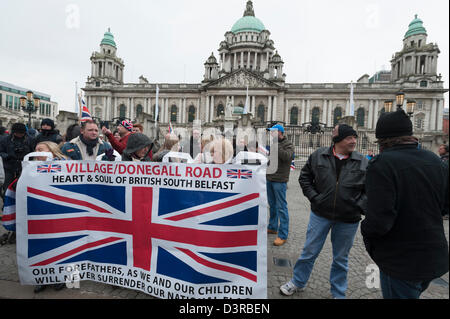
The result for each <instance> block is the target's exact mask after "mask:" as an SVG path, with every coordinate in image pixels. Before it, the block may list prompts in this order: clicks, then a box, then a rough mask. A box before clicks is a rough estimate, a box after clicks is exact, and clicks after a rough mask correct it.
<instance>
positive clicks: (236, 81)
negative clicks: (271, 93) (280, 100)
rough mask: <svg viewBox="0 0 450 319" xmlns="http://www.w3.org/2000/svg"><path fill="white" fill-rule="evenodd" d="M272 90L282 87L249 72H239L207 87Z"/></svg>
mask: <svg viewBox="0 0 450 319" xmlns="http://www.w3.org/2000/svg"><path fill="white" fill-rule="evenodd" d="M247 86H248V87H249V88H253V89H254V88H272V89H279V88H280V86H279V85H277V84H275V83H274V82H272V81H269V80H266V79H264V78H262V77H260V76H258V75H256V74H254V73H252V72H249V71H247V70H243V69H241V70H237V71H234V72H232V73H231V74H228V75H226V76H224V77H222V78H220V79H218V80H215V81H213V82H211V83H209V84H207V85H206V87H207V88H239V89H242V88H246V87H247Z"/></svg>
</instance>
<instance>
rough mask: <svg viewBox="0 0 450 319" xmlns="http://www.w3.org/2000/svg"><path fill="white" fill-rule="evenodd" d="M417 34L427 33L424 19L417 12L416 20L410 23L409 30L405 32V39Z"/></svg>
mask: <svg viewBox="0 0 450 319" xmlns="http://www.w3.org/2000/svg"><path fill="white" fill-rule="evenodd" d="M417 34H425V35H427V30H426V29H425V28H424V27H423V21H422V20H420V19H419V18H418V17H417V14H416V16H415V18H414V20H413V21H412V22H411V23H410V24H409V28H408V32H406V34H405V39H406V38H408V37H410V36H412V35H417Z"/></svg>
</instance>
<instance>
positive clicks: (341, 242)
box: [280, 124, 368, 299]
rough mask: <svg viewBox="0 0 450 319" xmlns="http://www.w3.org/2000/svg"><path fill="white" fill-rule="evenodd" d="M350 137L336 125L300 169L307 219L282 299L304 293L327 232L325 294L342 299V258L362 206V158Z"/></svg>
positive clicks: (345, 268)
mask: <svg viewBox="0 0 450 319" xmlns="http://www.w3.org/2000/svg"><path fill="white" fill-rule="evenodd" d="M356 138H357V133H356V131H355V130H354V129H353V128H352V127H351V126H348V125H345V124H340V125H338V126H336V128H335V130H334V131H333V143H334V145H332V146H331V147H324V148H320V149H318V150H317V151H315V152H314V153H313V154H311V156H310V157H309V159H308V161H307V163H306V165H305V166H304V167H303V169H302V171H301V174H300V177H299V182H300V186H301V187H302V190H303V194H305V196H306V197H307V198H308V199H309V201H310V202H311V216H310V220H309V224H308V230H307V233H306V242H305V246H304V248H303V252H302V254H301V256H300V258H299V259H298V261H297V263H296V264H295V267H294V276H293V278H292V279H291V280H290V281H289V282H288V283H286V284H284V285H283V286H281V287H280V290H281V293H282V294H284V295H287V296H290V295H292V294H294V293H295V292H299V291H303V290H304V289H305V286H306V284H307V282H308V280H309V277H310V275H311V272H312V269H313V266H314V262H315V260H316V258H317V256H318V255H319V254H320V252H321V250H322V247H323V245H324V243H325V240H326V238H327V236H328V233H329V232H330V231H331V243H332V246H333V263H332V265H331V273H330V283H331V294H332V295H333V297H334V298H336V299H343V298H345V292H346V290H347V272H348V255H349V253H350V249H351V248H352V246H353V240H354V238H355V234H356V232H357V230H358V226H359V221H360V220H361V214H362V213H363V212H364V210H365V205H366V195H365V189H364V181H365V173H366V168H367V164H368V160H367V158H366V157H365V156H363V155H362V154H360V153H358V152H356V151H355V147H356Z"/></svg>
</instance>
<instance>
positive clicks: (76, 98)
mask: <svg viewBox="0 0 450 319" xmlns="http://www.w3.org/2000/svg"><path fill="white" fill-rule="evenodd" d="M75 113H76V114H77V116H78V118H80V97H79V95H78V82H76V81H75Z"/></svg>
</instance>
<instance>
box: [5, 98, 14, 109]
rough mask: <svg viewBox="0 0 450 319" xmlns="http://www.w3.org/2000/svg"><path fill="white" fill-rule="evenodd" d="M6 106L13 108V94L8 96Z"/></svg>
mask: <svg viewBox="0 0 450 319" xmlns="http://www.w3.org/2000/svg"><path fill="white" fill-rule="evenodd" d="M6 107H8V108H10V109H12V108H13V97H12V95H7V96H6Z"/></svg>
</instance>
